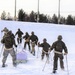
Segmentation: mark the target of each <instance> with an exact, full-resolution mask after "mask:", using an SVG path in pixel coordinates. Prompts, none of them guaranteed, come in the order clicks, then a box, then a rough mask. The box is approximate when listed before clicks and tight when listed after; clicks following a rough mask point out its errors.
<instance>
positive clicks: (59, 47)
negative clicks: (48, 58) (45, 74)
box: [51, 35, 68, 73]
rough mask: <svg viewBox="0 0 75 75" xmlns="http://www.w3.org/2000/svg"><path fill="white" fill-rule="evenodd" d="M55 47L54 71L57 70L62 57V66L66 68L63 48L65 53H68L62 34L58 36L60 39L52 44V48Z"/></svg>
mask: <svg viewBox="0 0 75 75" xmlns="http://www.w3.org/2000/svg"><path fill="white" fill-rule="evenodd" d="M53 49H54V64H53V73H56V70H57V64H58V58H60V67H61V69H64V63H63V53H62V52H63V50H64V52H65V53H64V55H66V54H67V53H68V51H67V47H66V45H65V43H64V42H63V41H62V36H61V35H59V36H58V40H57V41H55V42H54V43H53V44H52V47H51V50H53Z"/></svg>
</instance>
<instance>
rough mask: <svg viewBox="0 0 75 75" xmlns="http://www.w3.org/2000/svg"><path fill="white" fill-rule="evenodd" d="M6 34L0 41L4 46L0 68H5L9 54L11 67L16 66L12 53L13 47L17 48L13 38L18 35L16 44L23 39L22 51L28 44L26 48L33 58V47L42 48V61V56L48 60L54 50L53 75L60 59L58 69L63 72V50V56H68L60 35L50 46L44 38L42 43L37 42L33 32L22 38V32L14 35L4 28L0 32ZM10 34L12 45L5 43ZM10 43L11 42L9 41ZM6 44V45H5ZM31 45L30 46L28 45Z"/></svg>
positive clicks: (14, 54) (13, 53)
mask: <svg viewBox="0 0 75 75" xmlns="http://www.w3.org/2000/svg"><path fill="white" fill-rule="evenodd" d="M3 31H4V32H6V33H5V35H4V36H3V39H2V40H1V42H2V43H3V44H4V45H5V48H4V49H5V50H4V53H3V56H4V57H3V64H2V67H5V62H6V58H7V56H8V53H10V54H11V56H12V57H13V65H14V66H15V65H16V62H15V61H16V53H15V51H14V48H13V45H14V46H15V47H17V45H16V43H15V36H16V35H18V37H17V42H18V44H21V43H22V39H25V43H24V49H26V45H27V44H28V48H29V51H30V52H31V53H32V54H33V55H34V56H35V45H37V46H38V47H42V55H41V60H43V59H44V56H45V55H46V56H47V58H48V59H49V53H50V52H51V51H52V50H54V63H53V73H56V70H57V64H58V58H60V67H61V69H63V70H64V62H63V53H62V52H63V50H64V55H67V54H68V50H67V47H66V45H65V43H64V42H63V41H62V35H59V36H58V37H57V41H55V42H53V44H52V46H51V45H50V44H49V43H48V42H47V39H46V38H44V39H43V43H40V42H38V37H37V36H36V35H35V34H34V32H33V31H32V32H31V35H29V34H28V32H26V33H25V35H24V36H23V34H24V33H23V32H22V31H21V30H20V29H18V31H17V32H16V33H15V35H14V34H13V33H12V32H11V31H9V30H8V29H7V28H5V29H4V30H2V32H3ZM8 34H11V35H10V36H11V37H12V39H13V41H12V44H11V43H8V42H6V41H7V39H6V38H7V35H8ZM9 42H11V41H9ZM7 44H8V45H7ZM30 44H31V45H30Z"/></svg>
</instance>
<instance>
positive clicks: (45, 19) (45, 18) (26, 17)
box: [1, 9, 75, 25]
mask: <svg viewBox="0 0 75 75" xmlns="http://www.w3.org/2000/svg"><path fill="white" fill-rule="evenodd" d="M37 15H38V14H37V12H34V11H31V12H30V14H27V13H26V12H25V11H24V10H23V9H20V10H19V12H18V16H17V18H16V20H17V21H23V22H37ZM1 20H14V18H11V15H10V13H8V15H6V12H5V11H3V12H2V14H1ZM38 22H39V23H54V24H58V16H57V15H56V14H53V16H52V17H50V15H47V14H43V13H40V12H39V18H38ZM59 24H66V25H75V16H72V15H68V16H67V17H66V18H65V17H63V16H60V22H59Z"/></svg>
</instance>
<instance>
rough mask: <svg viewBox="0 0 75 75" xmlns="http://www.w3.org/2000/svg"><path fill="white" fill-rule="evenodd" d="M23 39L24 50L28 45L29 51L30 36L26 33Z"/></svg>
mask: <svg viewBox="0 0 75 75" xmlns="http://www.w3.org/2000/svg"><path fill="white" fill-rule="evenodd" d="M23 39H25V43H24V49H26V45H27V44H28V47H29V51H30V35H29V34H28V32H26V34H25V36H23Z"/></svg>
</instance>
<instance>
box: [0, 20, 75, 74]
mask: <svg viewBox="0 0 75 75" xmlns="http://www.w3.org/2000/svg"><path fill="white" fill-rule="evenodd" d="M4 27H7V28H8V29H9V30H12V32H13V33H14V34H15V33H16V31H17V29H18V28H20V29H21V30H22V31H23V32H24V34H25V32H28V33H29V34H31V32H32V31H34V32H35V34H36V35H37V36H38V37H39V41H40V42H42V40H43V38H47V42H48V43H49V44H50V45H52V43H53V42H54V41H56V40H57V37H58V35H62V36H63V41H64V42H65V43H66V46H67V48H68V52H69V53H68V55H67V61H68V62H67V63H66V56H64V65H65V71H62V70H61V69H60V64H59V65H58V70H57V75H75V73H74V72H75V58H74V57H75V50H74V49H75V26H68V25H56V24H48V23H28V22H17V21H16V22H15V21H0V31H1V30H2V29H3V28H4ZM2 36H3V33H1V32H0V39H1V38H2ZM15 40H16V39H15ZM23 44H24V40H23V42H22V44H21V47H18V48H17V50H18V51H21V50H22V48H23ZM1 51H2V44H1V43H0V75H52V74H51V72H52V68H53V52H51V53H50V59H49V61H50V62H49V63H47V64H46V66H45V68H44V65H45V62H46V57H45V59H44V60H43V61H41V48H39V52H38V47H37V46H36V56H33V55H32V54H30V52H29V51H28V48H27V49H26V52H27V57H28V62H27V63H24V64H19V65H18V66H17V67H16V68H15V67H13V65H12V60H11V59H12V58H11V56H10V55H9V56H8V58H7V62H6V63H7V64H8V66H7V67H5V68H2V67H1V66H2V57H3V55H2V52H1ZM37 57H38V58H37ZM58 63H59V62H58ZM66 64H68V69H69V74H68V72H67V65H66ZM43 68H44V71H43Z"/></svg>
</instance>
